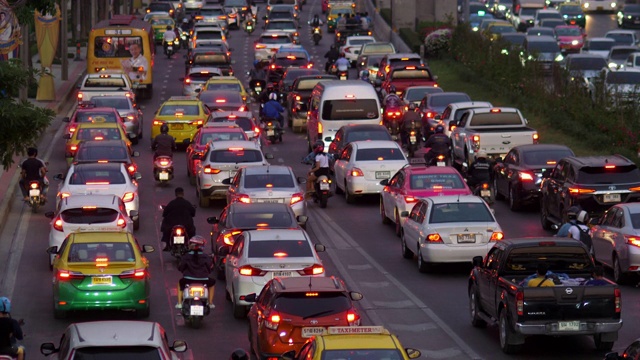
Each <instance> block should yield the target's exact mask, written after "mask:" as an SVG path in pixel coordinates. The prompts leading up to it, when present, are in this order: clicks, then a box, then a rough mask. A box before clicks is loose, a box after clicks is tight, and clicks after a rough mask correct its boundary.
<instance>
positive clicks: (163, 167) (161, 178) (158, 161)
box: [153, 156, 173, 184]
mask: <svg viewBox="0 0 640 360" xmlns="http://www.w3.org/2000/svg"><path fill="white" fill-rule="evenodd" d="M153 177H154V179H156V181H158V182H160V184H163V183H166V182H168V181H169V180H171V179H173V158H172V157H171V156H158V157H156V158H155V159H154V160H153Z"/></svg>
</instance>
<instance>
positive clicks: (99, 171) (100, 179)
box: [69, 167, 127, 185]
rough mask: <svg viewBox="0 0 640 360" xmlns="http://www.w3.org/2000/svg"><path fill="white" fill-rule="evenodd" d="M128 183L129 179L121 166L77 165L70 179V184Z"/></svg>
mask: <svg viewBox="0 0 640 360" xmlns="http://www.w3.org/2000/svg"><path fill="white" fill-rule="evenodd" d="M126 183H127V180H126V179H125V177H124V174H123V173H122V171H120V169H119V168H110V169H106V168H99V167H91V168H84V167H83V168H80V167H77V168H76V169H75V170H74V172H73V174H71V178H70V179H69V185H110V184H111V185H124V184H126Z"/></svg>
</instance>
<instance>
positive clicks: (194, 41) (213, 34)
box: [189, 24, 229, 49]
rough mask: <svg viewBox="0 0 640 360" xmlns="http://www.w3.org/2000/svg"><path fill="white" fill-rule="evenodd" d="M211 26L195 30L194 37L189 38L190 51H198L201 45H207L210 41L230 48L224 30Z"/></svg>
mask: <svg viewBox="0 0 640 360" xmlns="http://www.w3.org/2000/svg"><path fill="white" fill-rule="evenodd" d="M210 25H211V26H207V27H196V28H194V31H193V35H191V37H190V38H189V49H196V48H198V46H200V44H201V43H205V44H207V43H209V42H210V41H219V42H222V43H223V44H225V45H226V46H227V47H229V43H228V42H227V35H226V34H225V33H224V30H223V29H222V28H221V27H218V26H213V25H214V24H210ZM205 46H206V45H205Z"/></svg>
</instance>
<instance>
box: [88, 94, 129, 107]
mask: <svg viewBox="0 0 640 360" xmlns="http://www.w3.org/2000/svg"><path fill="white" fill-rule="evenodd" d="M91 102H92V103H94V104H96V106H98V107H112V108H116V109H118V110H128V109H130V108H131V106H130V104H129V100H127V99H125V98H112V97H109V96H99V97H93V98H91Z"/></svg>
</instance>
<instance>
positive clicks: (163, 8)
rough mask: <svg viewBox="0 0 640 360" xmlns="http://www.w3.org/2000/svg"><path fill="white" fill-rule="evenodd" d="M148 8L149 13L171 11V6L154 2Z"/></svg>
mask: <svg viewBox="0 0 640 360" xmlns="http://www.w3.org/2000/svg"><path fill="white" fill-rule="evenodd" d="M148 8H149V10H151V11H169V10H171V4H169V3H161V2H154V3H151V4H149V6H148Z"/></svg>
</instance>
